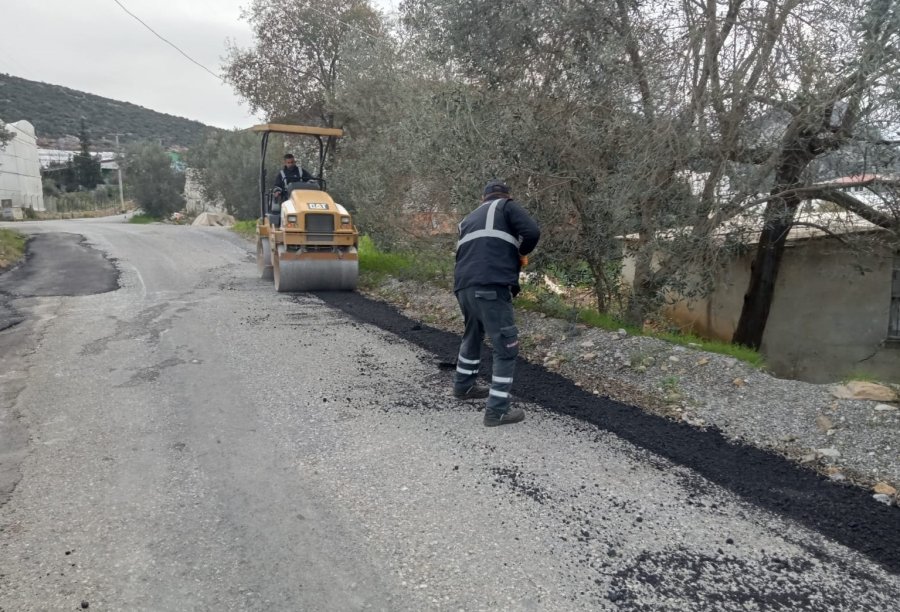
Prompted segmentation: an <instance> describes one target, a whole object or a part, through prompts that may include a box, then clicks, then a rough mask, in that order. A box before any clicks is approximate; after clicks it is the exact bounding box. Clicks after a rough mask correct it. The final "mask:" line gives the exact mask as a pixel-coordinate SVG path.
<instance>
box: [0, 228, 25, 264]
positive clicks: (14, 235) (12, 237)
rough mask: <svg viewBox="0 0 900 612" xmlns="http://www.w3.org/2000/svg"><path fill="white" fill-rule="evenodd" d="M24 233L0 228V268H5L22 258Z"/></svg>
mask: <svg viewBox="0 0 900 612" xmlns="http://www.w3.org/2000/svg"><path fill="white" fill-rule="evenodd" d="M27 240H28V238H27V237H26V236H25V235H24V234H20V233H19V232H17V231H14V230H11V229H0V268H6V267H7V266H10V265H12V264H13V263H15V262H17V261H19V260H20V259H22V255H24V254H25V242H27Z"/></svg>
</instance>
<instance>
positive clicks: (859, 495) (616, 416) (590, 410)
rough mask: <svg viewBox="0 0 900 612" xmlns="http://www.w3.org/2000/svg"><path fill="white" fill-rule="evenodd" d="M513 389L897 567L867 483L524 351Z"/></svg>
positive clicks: (890, 524)
mask: <svg viewBox="0 0 900 612" xmlns="http://www.w3.org/2000/svg"><path fill="white" fill-rule="evenodd" d="M316 295H317V297H319V298H320V299H322V300H323V301H324V302H325V303H327V304H329V305H331V306H332V307H334V308H337V309H340V310H341V311H343V312H345V313H347V314H348V315H350V316H351V317H353V318H355V319H357V320H359V321H362V322H364V323H368V324H370V325H375V326H377V327H379V328H381V329H383V330H385V331H388V332H390V333H392V334H395V335H397V336H399V337H401V338H403V339H404V340H406V341H408V342H411V343H413V344H415V345H417V346H419V347H421V348H423V349H425V350H426V351H428V352H430V353H433V354H434V355H436V356H437V358H438V359H439V360H440V361H442V362H445V363H453V362H455V360H456V354H457V350H458V348H459V337H458V336H456V335H454V334H451V333H448V332H445V331H441V330H438V329H435V328H433V327H429V326H427V325H423V324H421V323H419V322H416V321H414V320H412V319H409V318H407V317H405V316H404V315H402V314H401V313H400V312H398V311H397V310H396V309H395V308H393V307H392V306H390V305H388V304H385V303H382V302H378V301H375V300H371V299H368V298H366V297H364V296H363V295H360V294H358V293H330V292H320V293H317V294H316ZM485 352H486V355H485V356H484V358H483V359H482V365H481V370H482V371H481V374H482V375H485V374H489V373H490V350H489V349H487V348H486V349H485ZM513 393H514V394H515V395H516V397H519V398H521V399H523V400H525V401H527V402H532V403H535V404H538V405H540V406H542V407H543V408H544V409H546V410H548V411H551V412H555V413H558V414H562V415H568V416H571V417H574V418H576V419H578V420H580V421H582V422H584V423H587V424H589V425H591V426H594V427H597V428H599V429H603V430H606V431H609V432H611V433H614V434H615V435H617V436H619V437H621V438H623V439H625V440H627V441H629V442H631V443H632V444H634V445H636V446H638V447H641V448H644V449H646V450H648V451H651V452H653V453H656V454H657V455H660V456H662V457H665V458H667V459H669V460H670V461H672V462H674V463H676V464H680V465H683V466H685V467H688V468H690V469H692V470H694V471H695V472H697V473H698V474H700V475H702V476H703V477H705V478H706V479H708V480H709V481H711V482H714V483H716V484H718V485H720V486H722V487H723V488H725V489H728V490H729V491H732V492H733V493H735V494H737V495H739V496H740V497H742V498H743V499H745V500H747V501H749V502H751V503H753V504H755V505H757V506H759V507H761V508H764V509H766V510H769V511H772V512H775V513H778V514H780V515H782V516H784V517H787V518H790V519H793V520H795V521H797V522H798V523H800V524H802V525H804V526H806V527H808V528H810V529H814V530H816V531H818V532H819V533H821V534H823V535H825V536H827V537H829V538H831V539H833V540H835V541H837V542H840V543H841V544H843V545H844V546H847V547H848V548H851V549H854V550H857V551H859V552H861V553H862V554H864V555H866V556H867V557H869V558H870V559H872V560H874V561H876V562H878V563H880V564H881V565H882V566H883V567H885V568H886V569H887V570H889V571H891V572H894V573H900V528H898V526H900V511H898V509H897V508H893V507H889V506H886V505H883V504H881V503H878V502H876V501H874V500H873V499H872V496H871V494H870V493H869V492H868V491H865V490H863V489H860V488H857V487H855V486H852V485H845V484H839V483H835V482H832V481H830V480H828V479H827V478H825V477H823V476H821V475H819V474H817V473H816V472H813V471H812V470H808V469H804V468H802V467H800V466H798V465H796V464H794V463H792V462H791V461H789V460H788V459H785V458H783V457H781V456H779V455H776V454H774V453H770V452H766V451H764V450H760V449H758V448H754V447H752V446H748V445H744V444H740V443H736V442H731V441H729V440H727V439H726V438H725V437H724V436H723V435H722V433H721V432H720V431H718V430H716V429H713V428H708V429H704V430H701V429H697V428H694V427H691V426H689V425H687V424H684V423H677V422H673V421H670V420H667V419H664V418H662V417H659V416H656V415H653V414H650V413H647V412H645V411H643V410H641V409H640V408H637V407H635V406H629V405H626V404H622V403H619V402H616V401H613V400H611V399H609V398H605V397H597V396H594V395H592V394H590V393H588V392H586V391H584V390H582V389H580V388H579V387H577V386H575V385H574V384H573V383H572V382H571V381H569V380H567V379H565V378H563V377H562V376H560V375H558V374H555V373H553V372H550V371H548V370H546V369H545V368H543V367H542V366H539V365H535V364H532V363H529V362H527V361H524V360H521V359H520V360H519V363H518V365H517V370H516V383H515V387H514V388H513ZM526 426H527V425H526Z"/></svg>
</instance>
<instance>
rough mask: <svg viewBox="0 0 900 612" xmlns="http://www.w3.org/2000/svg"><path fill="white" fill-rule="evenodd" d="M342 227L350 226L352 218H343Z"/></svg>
mask: <svg viewBox="0 0 900 612" xmlns="http://www.w3.org/2000/svg"><path fill="white" fill-rule="evenodd" d="M341 225H350V217H341Z"/></svg>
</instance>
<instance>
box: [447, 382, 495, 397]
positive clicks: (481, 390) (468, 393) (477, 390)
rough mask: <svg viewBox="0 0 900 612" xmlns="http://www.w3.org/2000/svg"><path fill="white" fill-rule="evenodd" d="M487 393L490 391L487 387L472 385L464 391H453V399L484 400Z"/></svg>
mask: <svg viewBox="0 0 900 612" xmlns="http://www.w3.org/2000/svg"><path fill="white" fill-rule="evenodd" d="M489 393H490V390H489V389H488V388H487V387H483V386H481V385H478V384H475V385H472V386H471V387H469V388H468V389H466V390H465V391H460V390H458V389H453V397H455V398H456V399H461V400H471V399H484V398H486V397H487V396H488V394H489Z"/></svg>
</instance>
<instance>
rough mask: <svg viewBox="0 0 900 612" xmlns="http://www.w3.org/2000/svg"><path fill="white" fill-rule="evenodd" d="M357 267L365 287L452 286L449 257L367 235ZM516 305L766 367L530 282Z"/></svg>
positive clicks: (737, 352)
mask: <svg viewBox="0 0 900 612" xmlns="http://www.w3.org/2000/svg"><path fill="white" fill-rule="evenodd" d="M359 269H360V285H361V286H363V287H366V288H372V287H375V286H377V285H378V284H380V283H381V282H383V281H384V279H385V278H386V277H388V276H393V277H394V278H398V279H401V280H419V281H425V282H430V283H433V284H436V285H439V286H441V287H445V288H447V289H450V288H451V287H452V286H453V261H452V260H451V259H450V258H449V257H446V258H439V257H438V256H436V255H431V254H426V253H423V252H411V251H409V252H407V251H402V252H390V251H382V250H380V249H378V248H377V247H376V246H375V244H374V243H373V242H372V240H371V238H369V237H368V236H362V237H361V238H360V243H359ZM516 306H517V307H519V308H522V309H524V310H529V311H532V312H539V313H544V314H546V315H547V316H549V317H553V318H555V319H563V320H566V321H569V322H570V323H572V324H573V325H574V324H575V323H583V324H585V325H588V326H590V327H597V328H600V329H605V330H608V331H617V330H619V329H624V330H625V331H627V332H628V333H629V334H631V335H636V336H648V337H653V338H658V339H660V340H665V341H666V342H670V343H672V344H679V345H682V346H687V347H691V348H696V349H699V350H703V351H707V352H710V353H717V354H720V355H727V356H729V357H733V358H735V359H738V360H740V361H743V362H746V363H748V364H750V365H752V366H754V367H756V368H764V367H765V361H764V359H763V356H762V355H761V354H760V353H759V352H758V351H755V350H753V349H750V348H747V347H745V346H739V345H735V344H729V343H728V342H722V341H719V340H708V339H706V338H701V337H699V336H695V335H693V334H688V333H679V332H672V331H666V332H660V331H654V330H649V329H640V328H638V327H635V326H633V325H627V324H625V323H624V322H623V321H621V320H619V319H617V318H616V317H614V316H612V315H610V314H607V313H602V312H598V311H597V310H596V309H591V308H578V307H573V306H571V305H569V304H567V303H566V302H565V301H564V299H563V298H562V297H560V296H559V295H557V294H555V293H552V292H550V291H547V290H546V289H544V288H542V287H539V286H535V285H533V284H526V285H524V286H523V287H522V292H521V293H520V294H519V296H518V298H516Z"/></svg>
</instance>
